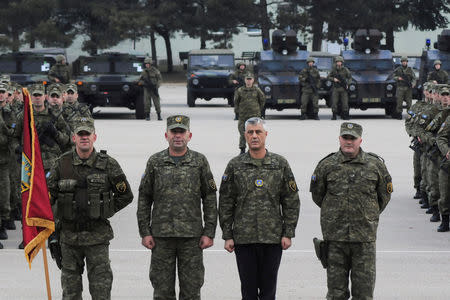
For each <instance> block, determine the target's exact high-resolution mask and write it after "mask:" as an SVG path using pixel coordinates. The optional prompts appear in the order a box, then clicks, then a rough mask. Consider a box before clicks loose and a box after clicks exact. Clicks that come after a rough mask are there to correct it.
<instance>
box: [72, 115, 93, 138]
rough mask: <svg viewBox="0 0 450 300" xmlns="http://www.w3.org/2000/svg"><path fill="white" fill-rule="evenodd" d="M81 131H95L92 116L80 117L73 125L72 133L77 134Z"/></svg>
mask: <svg viewBox="0 0 450 300" xmlns="http://www.w3.org/2000/svg"><path fill="white" fill-rule="evenodd" d="M81 131H86V132H89V133H93V132H95V126H94V119H92V118H85V117H83V118H80V119H79V120H78V122H77V126H76V127H75V130H74V133H76V134H78V133H79V132H81Z"/></svg>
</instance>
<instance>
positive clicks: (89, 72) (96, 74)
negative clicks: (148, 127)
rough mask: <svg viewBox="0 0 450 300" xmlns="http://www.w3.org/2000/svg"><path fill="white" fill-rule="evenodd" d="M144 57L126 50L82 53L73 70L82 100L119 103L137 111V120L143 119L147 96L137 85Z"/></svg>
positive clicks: (87, 102) (114, 104)
mask: <svg viewBox="0 0 450 300" xmlns="http://www.w3.org/2000/svg"><path fill="white" fill-rule="evenodd" d="M143 63H144V56H143V55H142V56H137V55H131V54H127V53H116V52H113V53H103V54H99V55H94V56H79V57H78V58H77V59H76V60H75V61H74V62H73V63H72V69H73V74H74V78H75V82H76V84H77V86H78V94H79V96H80V102H83V103H86V104H87V105H89V107H90V109H91V111H92V110H93V109H94V107H97V106H119V107H128V108H129V109H134V110H136V119H143V118H144V117H145V116H144V99H143V95H142V87H140V86H139V85H138V79H139V76H140V74H141V72H142V70H143Z"/></svg>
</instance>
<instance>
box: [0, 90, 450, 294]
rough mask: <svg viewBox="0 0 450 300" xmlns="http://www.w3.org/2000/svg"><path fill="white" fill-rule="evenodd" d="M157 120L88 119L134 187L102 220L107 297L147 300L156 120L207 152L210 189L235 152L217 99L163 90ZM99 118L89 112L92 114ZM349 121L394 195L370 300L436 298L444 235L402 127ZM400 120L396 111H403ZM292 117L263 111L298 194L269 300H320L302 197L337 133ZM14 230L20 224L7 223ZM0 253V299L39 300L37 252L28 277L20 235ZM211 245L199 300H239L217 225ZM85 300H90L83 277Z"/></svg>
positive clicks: (371, 114) (330, 126)
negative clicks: (105, 222) (106, 239)
mask: <svg viewBox="0 0 450 300" xmlns="http://www.w3.org/2000/svg"><path fill="white" fill-rule="evenodd" d="M160 95H161V105H162V116H163V118H164V122H161V121H156V115H155V112H154V110H152V115H151V118H152V120H151V121H150V122H147V121H144V120H135V119H134V111H130V110H128V109H126V108H102V109H101V111H100V112H99V113H98V114H97V115H96V121H95V125H96V130H97V134H98V139H97V143H96V144H95V146H96V149H97V150H100V149H106V150H107V151H108V154H110V155H111V156H112V157H114V158H115V159H117V160H118V162H119V163H120V165H121V166H122V168H123V170H124V172H125V174H126V176H127V178H128V181H129V182H130V185H131V187H132V189H133V193H134V200H133V202H132V203H131V204H130V205H129V206H128V207H126V208H125V209H124V210H122V211H120V212H119V213H118V214H117V215H115V216H114V217H113V218H112V219H111V223H112V226H113V229H114V234H115V238H114V239H113V240H112V242H111V246H110V258H111V265H112V269H113V273H114V282H113V289H112V299H151V298H152V293H153V290H152V287H151V284H150V281H149V276H148V273H149V264H150V251H149V250H146V249H145V248H144V247H143V246H141V243H140V242H141V239H140V237H139V234H138V228H137V221H136V208H137V196H138V186H139V182H140V178H141V175H142V173H143V172H144V169H145V164H146V161H147V159H148V157H149V156H150V155H151V154H153V153H155V152H157V151H160V150H162V149H164V148H166V147H167V143H166V141H165V139H164V131H165V125H166V123H165V118H166V117H167V116H169V115H171V114H185V115H187V116H189V117H190V118H191V131H192V134H193V136H192V140H191V142H190V144H189V146H190V148H191V149H194V150H196V151H199V152H201V153H203V154H205V155H206V157H207V158H208V160H209V163H210V166H211V170H212V172H213V174H214V178H215V180H216V184H217V185H219V184H220V180H221V177H222V174H223V171H224V170H225V166H226V164H227V163H228V161H229V160H230V159H231V158H232V157H234V156H236V155H237V154H238V152H239V149H238V131H237V121H233V117H234V113H233V109H232V108H231V107H229V106H227V105H226V100H224V99H214V100H212V101H209V102H206V101H204V100H197V102H196V103H197V106H196V107H194V108H189V107H188V106H187V105H186V87H185V86H184V85H181V84H180V85H176V84H172V85H163V86H162V87H161V89H160ZM95 111H98V108H97V109H96V110H95ZM350 115H351V117H352V121H353V122H357V123H359V124H361V125H362V126H363V128H364V131H363V136H362V138H363V143H362V145H361V146H362V148H363V149H364V150H365V151H368V152H374V153H376V154H378V155H379V156H381V157H383V158H384V159H385V161H386V165H387V168H388V170H389V172H390V173H391V175H392V178H393V185H394V193H393V194H392V200H391V202H390V203H389V204H388V206H387V208H386V210H385V211H384V213H383V214H382V215H381V218H380V226H379V230H378V240H377V280H376V286H375V299H382V300H385V299H402V300H403V299H408V300H415V299H416V300H426V299H432V300H435V299H436V300H439V299H442V300H444V299H449V297H450V284H449V274H450V233H449V232H447V233H438V232H437V231H436V228H437V226H438V225H439V223H430V222H429V218H430V215H426V214H425V210H423V209H420V207H419V205H418V201H417V200H414V199H412V196H413V194H414V192H415V191H414V189H413V178H412V155H413V152H412V151H411V150H410V149H409V148H408V145H409V142H410V139H409V137H408V136H407V134H406V132H405V130H404V121H399V120H394V119H391V118H386V119H385V118H384V110H381V109H372V110H367V111H360V110H350ZM404 115H405V114H404ZM298 116H299V111H298V110H285V111H281V112H278V111H274V110H268V111H267V112H266V119H267V126H268V132H269V134H268V137H267V147H268V150H269V151H272V152H275V153H279V154H281V155H283V156H285V157H286V159H287V160H288V161H289V163H290V165H291V168H292V171H293V172H294V175H295V178H296V181H297V185H298V187H299V189H300V192H299V193H300V201H301V209H300V218H299V223H298V226H297V231H296V238H295V239H293V246H292V247H291V248H290V249H289V250H287V251H284V253H283V257H282V261H281V266H280V271H279V277H278V290H277V299H281V300H288V299H324V298H325V294H326V272H325V270H324V269H323V268H322V266H321V264H320V262H319V261H318V260H317V258H316V256H315V254H314V251H313V244H312V238H313V237H316V236H317V237H321V233H320V225H319V208H318V207H317V206H316V205H315V204H314V202H313V201H312V199H311V194H310V193H309V181H310V177H311V174H312V172H313V170H314V168H315V166H316V165H317V163H318V162H319V160H320V159H322V158H323V157H324V156H325V155H327V154H329V153H330V152H335V151H337V150H338V147H339V146H338V135H339V126H340V124H341V123H342V121H340V120H338V121H332V120H331V110H330V109H329V108H321V110H320V111H319V117H320V119H321V120H320V121H314V120H307V121H300V120H299V119H298ZM16 225H18V228H20V224H19V223H18V222H16ZM8 234H9V236H10V238H9V239H8V240H6V241H2V242H3V244H4V246H5V249H3V250H0V300H5V299H12V300H19V299H47V298H46V291H45V279H44V268H43V262H42V253H39V255H38V256H37V258H36V259H35V260H34V261H33V264H32V269H31V270H29V268H28V265H27V262H26V259H25V256H24V252H23V250H17V245H18V244H19V243H20V241H21V236H20V235H21V232H20V230H16V231H8ZM214 243H215V244H214V246H213V247H212V248H210V249H208V250H206V251H205V253H204V260H205V268H206V275H205V284H204V286H203V289H202V299H206V300H215V299H218V300H222V299H223V300H225V299H234V300H237V299H240V283H239V277H238V272H237V268H236V262H235V257H234V254H229V253H228V252H226V251H225V250H224V249H223V240H222V239H221V230H220V228H219V226H218V228H217V231H216V238H215V240H214ZM48 257H49V268H50V281H51V287H52V294H53V298H54V299H61V284H60V271H59V270H58V268H57V267H56V264H55V263H54V262H53V261H52V260H51V258H50V255H49V254H48ZM84 277H85V278H84V285H83V286H84V294H83V295H84V299H90V296H89V292H88V284H87V279H86V272H85V274H84Z"/></svg>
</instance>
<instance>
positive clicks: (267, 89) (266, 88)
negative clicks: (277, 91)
mask: <svg viewBox="0 0 450 300" xmlns="http://www.w3.org/2000/svg"><path fill="white" fill-rule="evenodd" d="M271 90H272V89H271V88H270V86H266V87H265V88H264V92H266V93H270V91H271Z"/></svg>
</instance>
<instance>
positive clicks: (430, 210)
mask: <svg viewBox="0 0 450 300" xmlns="http://www.w3.org/2000/svg"><path fill="white" fill-rule="evenodd" d="M436 210H437V206H436V209H435V206H434V205H432V206H430V207H429V208H428V209H427V210H426V211H425V213H426V214H427V215H431V214H434V212H435V211H436Z"/></svg>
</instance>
